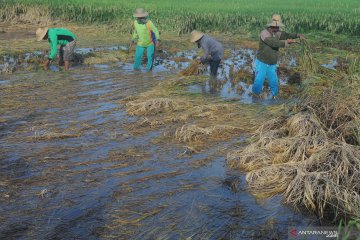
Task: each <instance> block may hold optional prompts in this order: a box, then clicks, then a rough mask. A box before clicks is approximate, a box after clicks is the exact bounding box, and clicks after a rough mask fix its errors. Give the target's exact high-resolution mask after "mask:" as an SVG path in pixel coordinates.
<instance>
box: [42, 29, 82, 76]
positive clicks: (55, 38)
mask: <svg viewBox="0 0 360 240" xmlns="http://www.w3.org/2000/svg"><path fill="white" fill-rule="evenodd" d="M36 38H37V40H38V41H41V40H48V41H49V45H50V53H49V55H48V59H47V60H46V61H45V63H44V69H45V70H47V69H48V68H49V65H50V63H51V61H53V60H54V58H55V57H56V54H57V46H58V45H60V60H59V65H60V66H61V65H64V70H65V71H67V70H69V67H70V61H71V60H72V59H73V57H74V50H75V47H76V40H77V38H76V36H75V34H74V33H72V32H71V31H69V30H68V29H65V28H47V27H45V28H38V29H37V30H36Z"/></svg>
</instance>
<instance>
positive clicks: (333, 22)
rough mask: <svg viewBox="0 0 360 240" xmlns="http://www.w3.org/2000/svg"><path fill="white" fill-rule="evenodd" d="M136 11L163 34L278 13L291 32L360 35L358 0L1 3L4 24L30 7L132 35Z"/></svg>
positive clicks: (247, 23)
mask: <svg viewBox="0 0 360 240" xmlns="http://www.w3.org/2000/svg"><path fill="white" fill-rule="evenodd" d="M260 3H261V4H260ZM136 7H144V8H145V9H146V10H147V11H148V12H149V13H150V18H151V19H152V20H153V21H154V22H155V23H156V24H157V26H158V27H159V28H160V29H161V30H162V31H176V32H177V33H179V34H184V33H189V32H191V31H192V30H194V29H199V30H202V31H214V30H216V31H229V32H238V31H239V30H250V31H256V32H258V31H260V30H261V29H262V28H263V27H264V26H265V24H266V23H267V21H269V18H270V17H271V15H272V14H273V13H279V14H281V15H282V17H283V22H284V23H285V25H286V30H288V31H293V32H306V31H314V30H320V31H326V32H331V33H344V34H348V35H354V36H358V35H360V18H359V17H358V16H359V6H358V1H356V0H348V1H346V3H343V2H340V1H336V0H329V1H327V0H318V1H316V2H314V1H311V0H293V1H291V2H288V1H285V0H274V1H271V2H270V1H269V2H264V1H261V2H260V0H255V1H249V0H225V1H221V2H219V1H217V0H208V1H202V0H183V1H181V2H178V1H172V0H148V1H146V2H144V1H140V0H133V1H125V0H120V1H115V0H103V1H101V2H99V1H95V0H88V1H85V0H72V1H71V0H62V1H60V0H53V1H47V0H35V1H31V0H16V1H15V0H10V1H6V2H5V3H2V7H1V9H0V21H5V20H9V19H16V18H17V17H19V16H21V15H24V14H26V13H28V12H30V11H31V9H34V8H35V9H39V8H40V9H41V10H42V11H40V12H42V13H44V14H48V15H49V16H50V17H51V18H52V19H54V20H66V21H75V22H81V23H87V24H92V23H111V24H114V25H115V26H117V27H118V30H120V31H124V32H127V31H129V30H130V28H131V21H132V19H133V18H132V13H133V11H134V9H135V8H136ZM127 26H129V27H127Z"/></svg>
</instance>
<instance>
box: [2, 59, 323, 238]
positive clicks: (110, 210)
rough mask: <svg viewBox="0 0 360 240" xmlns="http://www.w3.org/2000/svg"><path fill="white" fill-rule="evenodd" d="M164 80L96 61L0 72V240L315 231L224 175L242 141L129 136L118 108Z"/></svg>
mask: <svg viewBox="0 0 360 240" xmlns="http://www.w3.org/2000/svg"><path fill="white" fill-rule="evenodd" d="M54 70H57V69H54ZM169 74H171V72H170V71H169V70H167V68H166V67H164V66H157V67H156V68H155V71H154V72H153V73H146V72H143V71H140V72H133V71H132V67H131V65H123V64H119V65H118V66H110V65H106V64H103V65H102V64H98V65H96V66H90V67H80V66H79V67H75V68H73V69H72V70H71V71H70V72H68V73H65V72H62V71H60V72H55V71H48V72H43V71H39V72H31V73H17V74H13V75H0V91H1V96H0V106H1V109H0V111H1V112H0V113H1V115H0V124H1V125H0V153H1V154H0V163H1V164H0V211H1V212H0V222H1V223H2V224H1V226H0V239H284V238H286V237H287V232H288V227H289V226H304V225H317V224H318V223H317V220H316V219H315V218H314V217H312V216H309V215H306V214H305V213H301V212H297V211H294V210H293V209H291V208H290V207H289V206H286V205H284V204H282V203H281V196H275V197H273V198H271V199H266V200H257V199H256V198H254V197H253V196H252V195H250V194H249V193H248V192H247V191H246V182H245V179H244V173H241V172H239V171H232V170H229V169H227V168H226V166H225V156H226V152H227V150H226V149H227V148H228V147H230V146H233V145H234V144H235V145H238V146H239V145H244V144H245V141H246V137H247V136H245V135H244V136H243V135H239V136H238V137H236V138H235V139H232V140H230V141H226V142H221V143H218V144H214V145H212V147H210V148H207V149H204V150H202V151H199V152H197V151H195V152H192V151H189V149H187V148H186V145H184V144H180V143H175V142H171V141H170V142H169V141H167V142H164V141H161V136H162V134H163V131H162V129H161V128H160V129H154V130H152V131H148V132H145V133H143V134H135V133H132V132H131V131H129V130H128V128H127V126H129V124H131V123H132V122H136V120H137V118H136V117H130V116H129V115H127V114H126V112H125V110H124V107H123V106H122V104H121V102H120V101H121V100H123V99H125V98H128V97H130V96H133V95H136V94H138V93H141V92H143V91H145V90H147V89H149V88H151V87H152V86H154V85H155V84H158V83H159V82H161V81H166V77H168V76H169ZM202 87H203V86H202ZM205 87H206V86H205ZM193 88H195V87H193ZM190 90H191V89H190ZM208 95H210V94H208ZM254 107H255V106H254Z"/></svg>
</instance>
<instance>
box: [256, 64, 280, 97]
mask: <svg viewBox="0 0 360 240" xmlns="http://www.w3.org/2000/svg"><path fill="white" fill-rule="evenodd" d="M276 69H277V64H273V65H269V64H266V63H263V62H261V61H259V60H257V59H256V61H255V82H254V85H253V88H252V91H253V93H254V94H257V95H259V94H260V93H261V91H262V89H263V85H264V81H265V78H266V77H267V79H268V81H269V86H270V90H271V94H272V95H273V96H277V95H278V93H279V87H278V76H277V73H276Z"/></svg>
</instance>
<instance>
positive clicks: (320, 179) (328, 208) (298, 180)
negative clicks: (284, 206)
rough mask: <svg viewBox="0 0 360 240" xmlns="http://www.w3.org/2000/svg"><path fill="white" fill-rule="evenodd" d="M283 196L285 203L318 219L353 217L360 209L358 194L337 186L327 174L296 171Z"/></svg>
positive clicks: (329, 174) (333, 179)
mask: <svg viewBox="0 0 360 240" xmlns="http://www.w3.org/2000/svg"><path fill="white" fill-rule="evenodd" d="M285 196H286V202H287V203H291V204H293V205H295V206H305V207H306V208H307V209H309V210H310V211H312V212H314V213H316V214H317V215H318V216H320V217H324V214H325V213H326V215H332V217H334V218H337V217H339V216H344V215H345V216H347V215H350V216H354V215H355V214H356V213H358V211H359V209H360V195H359V192H357V191H356V190H354V189H352V188H351V187H347V186H346V185H339V184H338V183H337V182H336V179H335V178H334V177H333V176H332V175H331V173H329V172H321V171H315V172H307V171H298V173H297V175H296V177H295V178H294V180H293V181H291V183H290V184H289V186H288V188H287V190H286V192H285Z"/></svg>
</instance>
